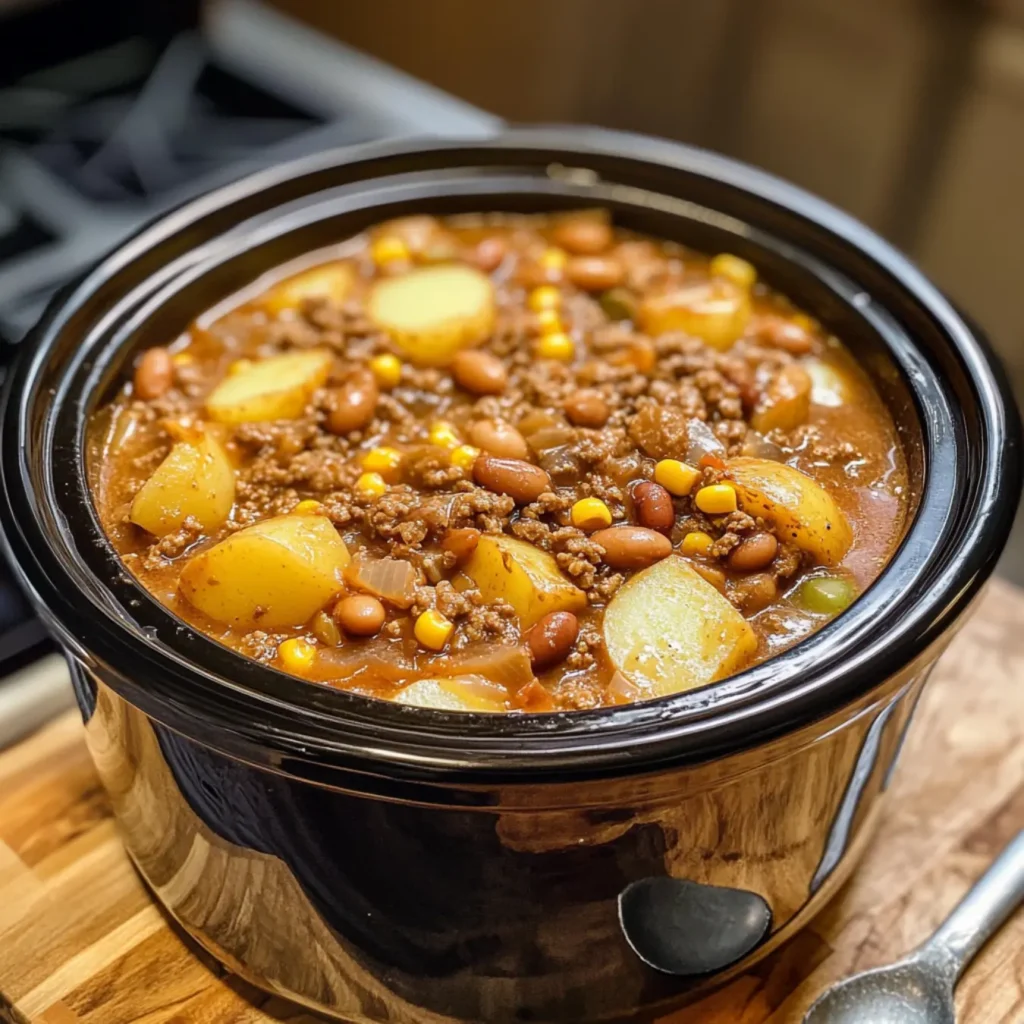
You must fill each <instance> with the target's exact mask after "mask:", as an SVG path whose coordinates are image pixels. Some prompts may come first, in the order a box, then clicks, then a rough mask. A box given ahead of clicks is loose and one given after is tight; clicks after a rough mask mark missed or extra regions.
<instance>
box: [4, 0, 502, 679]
mask: <svg viewBox="0 0 1024 1024" xmlns="http://www.w3.org/2000/svg"><path fill="white" fill-rule="evenodd" d="M4 10H5V9H4V8H3V6H0V375H2V373H3V367H4V366H5V365H6V363H7V362H8V361H9V359H10V358H11V355H12V353H13V351H14V349H15V347H16V346H17V345H18V343H19V342H20V341H21V340H22V339H23V338H24V336H25V333H26V331H27V330H28V329H29V328H30V327H31V326H32V324H33V323H34V322H35V321H36V320H37V319H38V317H39V316H40V314H41V313H42V311H43V309H44V307H45V305H46V302H47V301H48V299H49V298H50V296H51V295H52V294H53V292H54V291H55V290H56V289H57V288H58V287H60V286H61V285H62V284H64V283H65V282H67V281H68V280H70V279H72V278H73V277H74V276H76V275H78V274H80V273H81V272H82V271H84V270H85V269H86V268H87V267H88V266H89V265H91V264H92V263H94V262H95V261H96V260H97V259H98V258H99V257H101V256H102V255H103V254H104V253H105V252H106V251H108V250H109V249H111V248H112V247H113V246H115V245H116V244H117V243H118V242H119V241H120V240H121V239H123V238H124V237H126V236H127V235H129V234H130V233H131V232H132V231H134V230H135V229H136V228H138V227H139V226H140V225H141V224H143V223H144V222H146V221H147V220H150V219H152V218H153V217H155V216H157V215H158V214H159V213H161V212H162V211H164V210H166V209H169V208H170V207H173V206H174V205H176V204H178V203H180V202H182V201H183V200H185V199H188V198H189V197H191V196H193V195H197V194H199V193H201V192H204V191H206V190H208V189H210V188H212V187H214V186H215V185H218V184H222V183H224V182H225V181H228V180H230V179H231V178H235V177H239V176H241V175H242V174H245V173H248V172H250V171H252V170H255V169H257V168H259V167H261V166H267V165H269V164H272V163H275V162H278V161H280V160H283V159H287V158H289V157H292V156H297V155H299V154H302V153H308V152H312V151H315V150H317V149H324V148H327V147H333V146H339V145H347V144H351V143H357V142H365V141H368V140H371V139H376V138H385V137H389V136H396V135H412V134H430V133H433V134H445V135H456V136H464V137H469V136H479V135H485V134H488V133H490V132H492V131H494V130H495V129H496V128H497V127H498V126H499V124H500V122H499V121H498V119H497V118H494V117H492V116H491V115H488V114H486V113H484V112H483V111H480V110H478V109H476V108H475V107H472V106H469V105H468V104H466V103H463V102H462V101H461V100H458V99H456V98H454V97H452V96H449V95H448V94H446V93H443V92H441V91H439V90H437V89H434V88H433V87H431V86H429V85H427V84H425V83H422V82H419V81H417V80H416V79H413V78H410V77H409V76H407V75H405V74H403V73H401V72H399V71H397V70H396V69H393V68H390V67H388V66H386V65H384V64H381V63H380V62H379V61H376V60H374V59H373V58H371V57H368V56H366V55H365V54H362V53H359V52H357V51H354V50H352V49H350V48H347V47H345V46H343V45H341V44H339V43H337V42H335V41H333V40H331V39H328V38H326V37H324V36H322V35H320V34H318V33H316V32H315V31H313V30H311V29H309V28H307V27H305V26H303V25H301V24H300V23H298V22H295V21H293V20H291V19H289V18H287V17H286V16H284V15H282V14H281V13H279V12H277V11H275V10H274V9H273V8H271V7H268V6H266V5H264V4H262V3H260V2H258V0H218V2H213V3H210V4H207V5H206V6H205V7H204V8H203V10H202V16H201V17H200V12H199V11H198V9H197V8H194V7H193V5H192V4H191V3H189V2H186V0H148V2H147V3H146V4H139V5H134V4H124V5H116V7H115V8H112V10H113V12H114V13H112V14H111V15H110V16H109V17H108V15H107V13H106V12H107V10H108V9H107V8H105V9H104V10H105V13H104V17H103V19H97V17H96V4H95V3H94V2H93V0H57V2H52V3H42V4H40V3H39V0H37V2H36V3H35V4H34V5H29V6H28V8H27V9H25V10H24V11H22V10H21V8H19V7H18V5H15V8H14V12H13V13H11V14H4V13H2V12H4ZM118 18H122V21H121V22H118V20H117V19H118ZM76 44H77V45H76ZM43 642H44V632H43V630H42V627H41V626H40V625H39V624H38V623H37V622H35V621H34V620H33V619H31V617H30V616H29V614H28V611H27V608H26V606H25V603H24V601H23V600H22V599H21V597H20V595H19V594H18V593H17V591H16V589H15V588H14V587H13V585H12V583H11V582H10V580H9V579H8V578H7V577H6V574H5V573H4V572H3V570H2V568H0V676H3V675H5V674H7V672H9V671H10V670H11V669H12V668H13V667H15V666H16V665H17V664H19V663H20V662H21V661H24V660H25V658H27V657H33V656H35V654H36V653H37V652H38V650H39V649H40V648H41V645H42V644H43Z"/></svg>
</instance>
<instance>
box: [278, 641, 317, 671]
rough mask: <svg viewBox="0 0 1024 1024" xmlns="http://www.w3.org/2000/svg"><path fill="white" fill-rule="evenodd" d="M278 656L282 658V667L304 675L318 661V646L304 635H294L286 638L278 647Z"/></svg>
mask: <svg viewBox="0 0 1024 1024" xmlns="http://www.w3.org/2000/svg"><path fill="white" fill-rule="evenodd" d="M277 656H278V658H280V659H281V667H282V668H283V669H284V670H285V671H286V672H293V673H295V674H296V675H302V674H303V673H304V672H308V671H309V670H310V669H311V668H312V667H313V662H314V661H316V647H314V646H313V644H311V643H310V642H309V641H308V640H304V639H303V638H302V637H297V636H296V637H292V638H291V639H290V640H285V641H284V643H283V644H281V646H280V647H278V649H277Z"/></svg>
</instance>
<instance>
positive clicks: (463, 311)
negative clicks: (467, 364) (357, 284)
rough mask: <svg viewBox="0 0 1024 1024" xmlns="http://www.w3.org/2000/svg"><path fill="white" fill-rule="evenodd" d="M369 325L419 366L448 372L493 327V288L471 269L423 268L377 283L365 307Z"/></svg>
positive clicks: (484, 277) (486, 278) (487, 280)
mask: <svg viewBox="0 0 1024 1024" xmlns="http://www.w3.org/2000/svg"><path fill="white" fill-rule="evenodd" d="M367 313H368V314H369V316H370V319H371V320H372V321H373V322H374V323H375V324H376V325H377V326H378V327H379V328H381V330H384V331H386V332H387V333H388V334H389V335H390V336H391V338H392V339H393V340H394V342H395V344H396V345H398V346H399V348H401V349H402V351H403V352H404V353H405V354H406V355H407V356H408V357H409V358H410V359H411V360H412V361H413V362H414V363H417V364H418V365H420V366H447V365H448V363H450V362H451V361H452V357H453V356H454V355H455V353H456V352H458V351H459V350H460V349H463V348H471V347H472V346H474V345H478V344H480V342H482V341H484V340H485V339H486V338H487V337H488V336H489V335H490V333H491V330H492V329H493V327H494V286H493V285H492V284H491V281H490V278H488V277H487V276H486V275H485V274H482V273H480V271H479V270H474V269H473V268H472V267H467V266H458V265H444V266H434V267H421V268H419V269H417V270H413V271H411V272H410V273H408V274H406V275H404V276H403V277H392V278H385V279H383V280H380V281H378V282H377V283H376V284H375V285H374V286H373V290H372V291H371V292H370V297H369V301H368V303H367Z"/></svg>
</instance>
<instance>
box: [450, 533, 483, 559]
mask: <svg viewBox="0 0 1024 1024" xmlns="http://www.w3.org/2000/svg"><path fill="white" fill-rule="evenodd" d="M479 543H480V531H479V530H475V529H473V527H471V526H465V527H460V528H458V529H455V530H449V531H448V532H447V533H446V534H445V535H444V539H443V540H442V541H441V547H442V548H444V550H445V551H450V552H451V553H452V554H453V555H454V556H455V557H456V558H457V559H458V560H459V561H460V562H464V561H465V560H466V559H467V558H469V556H470V555H471V554H473V552H474V551H476V546H477V544H479Z"/></svg>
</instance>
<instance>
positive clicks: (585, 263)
mask: <svg viewBox="0 0 1024 1024" xmlns="http://www.w3.org/2000/svg"><path fill="white" fill-rule="evenodd" d="M565 276H566V277H567V278H568V279H569V281H571V282H572V283H573V284H574V285H576V287H577V288H582V289H583V291H585V292H604V291H607V290H608V289H609V288H615V287H617V286H618V285H620V284H622V282H623V280H624V278H625V276H626V272H625V270H624V269H623V267H622V264H621V263H620V262H619V261H618V260H615V259H612V258H611V257H608V256H573V257H572V258H571V259H570V260H569V262H568V263H566V265H565Z"/></svg>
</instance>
